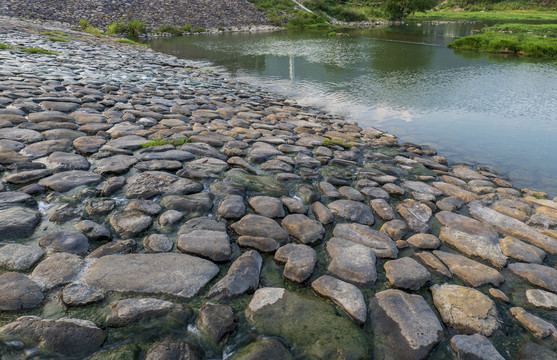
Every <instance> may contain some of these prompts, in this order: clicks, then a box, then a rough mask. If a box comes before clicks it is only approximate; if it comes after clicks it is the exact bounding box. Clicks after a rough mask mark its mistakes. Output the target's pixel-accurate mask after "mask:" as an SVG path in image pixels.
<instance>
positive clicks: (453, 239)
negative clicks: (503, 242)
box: [439, 227, 507, 268]
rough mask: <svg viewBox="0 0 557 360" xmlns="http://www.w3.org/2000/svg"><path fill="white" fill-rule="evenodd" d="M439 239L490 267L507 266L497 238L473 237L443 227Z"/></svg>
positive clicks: (472, 235)
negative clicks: (485, 262)
mask: <svg viewBox="0 0 557 360" xmlns="http://www.w3.org/2000/svg"><path fill="white" fill-rule="evenodd" d="M439 239H440V240H441V241H442V242H443V243H445V244H447V245H449V246H450V247H452V248H454V249H456V250H458V251H459V252H461V253H462V254H465V255H467V256H469V257H477V258H480V259H482V260H483V261H487V262H489V263H490V264H491V265H493V266H495V267H497V268H502V267H504V266H505V265H506V264H507V257H506V256H505V255H503V252H502V251H501V247H500V246H499V241H498V238H497V236H495V238H493V237H489V236H486V235H474V234H469V233H466V232H462V231H459V230H456V229H451V228H448V227H443V228H442V229H441V232H440V234H439Z"/></svg>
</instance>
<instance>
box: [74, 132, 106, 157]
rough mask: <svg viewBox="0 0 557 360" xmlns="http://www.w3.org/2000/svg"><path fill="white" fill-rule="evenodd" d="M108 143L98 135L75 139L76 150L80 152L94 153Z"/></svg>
mask: <svg viewBox="0 0 557 360" xmlns="http://www.w3.org/2000/svg"><path fill="white" fill-rule="evenodd" d="M105 143H106V140H105V139H103V138H102V137H97V136H82V137H78V138H77V139H74V141H73V146H74V149H75V151H76V152H78V153H80V154H94V153H96V152H97V151H99V149H100V148H101V146H103V145H104V144H105Z"/></svg>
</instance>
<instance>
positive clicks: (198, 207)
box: [160, 192, 214, 217]
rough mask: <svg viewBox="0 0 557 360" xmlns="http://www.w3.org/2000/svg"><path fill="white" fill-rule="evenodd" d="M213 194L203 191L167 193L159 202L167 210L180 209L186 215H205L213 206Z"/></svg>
mask: <svg viewBox="0 0 557 360" xmlns="http://www.w3.org/2000/svg"><path fill="white" fill-rule="evenodd" d="M213 198H214V195H213V194H211V193H209V192H203V193H199V194H192V195H168V196H165V197H163V198H162V199H161V201H160V204H161V206H162V207H163V208H165V209H167V210H176V211H180V212H182V213H184V214H186V215H187V216H190V217H191V216H195V215H197V216H199V215H207V214H208V213H209V212H210V211H211V209H212V208H213Z"/></svg>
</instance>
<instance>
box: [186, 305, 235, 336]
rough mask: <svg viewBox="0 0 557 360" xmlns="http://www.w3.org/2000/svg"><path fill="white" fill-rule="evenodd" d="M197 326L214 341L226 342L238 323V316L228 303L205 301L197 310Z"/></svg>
mask: <svg viewBox="0 0 557 360" xmlns="http://www.w3.org/2000/svg"><path fill="white" fill-rule="evenodd" d="M195 323H196V325H197V328H198V329H199V330H200V331H201V333H202V334H203V335H205V336H206V337H207V338H209V339H210V341H212V342H214V343H219V342H222V343H226V340H227V338H228V335H229V334H231V333H232V332H233V331H234V330H235V329H236V326H237V324H238V317H237V316H236V315H234V310H233V309H232V307H231V306H230V305H223V304H213V303H209V302H208V303H205V305H203V306H202V307H201V309H200V310H199V316H198V317H197V320H196V322H195Z"/></svg>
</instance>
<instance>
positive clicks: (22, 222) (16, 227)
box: [0, 206, 41, 240]
mask: <svg viewBox="0 0 557 360" xmlns="http://www.w3.org/2000/svg"><path fill="white" fill-rule="evenodd" d="M40 219H41V217H40V215H39V213H38V212H36V211H34V210H31V209H27V208H24V207H19V206H16V207H10V208H8V209H5V210H2V211H0V240H7V239H18V238H26V237H28V236H30V235H31V234H33V232H34V231H35V227H36V226H37V225H38V223H39V222H40Z"/></svg>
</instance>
